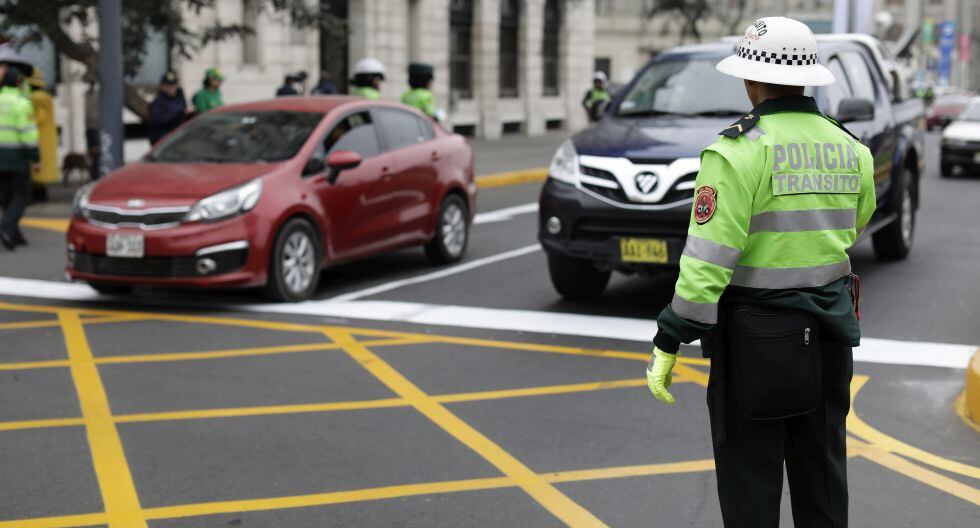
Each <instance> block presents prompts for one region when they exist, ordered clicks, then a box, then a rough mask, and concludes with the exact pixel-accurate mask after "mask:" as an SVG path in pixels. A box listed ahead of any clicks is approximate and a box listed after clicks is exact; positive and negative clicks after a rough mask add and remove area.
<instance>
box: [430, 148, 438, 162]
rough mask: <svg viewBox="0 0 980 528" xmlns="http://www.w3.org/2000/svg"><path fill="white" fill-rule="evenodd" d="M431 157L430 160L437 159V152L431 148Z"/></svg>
mask: <svg viewBox="0 0 980 528" xmlns="http://www.w3.org/2000/svg"><path fill="white" fill-rule="evenodd" d="M431 159H432V161H439V152H437V151H435V150H433V151H432V156H431Z"/></svg>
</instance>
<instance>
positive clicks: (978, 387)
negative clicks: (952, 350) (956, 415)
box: [963, 348, 980, 431]
mask: <svg viewBox="0 0 980 528" xmlns="http://www.w3.org/2000/svg"><path fill="white" fill-rule="evenodd" d="M963 411H964V412H963V419H964V420H966V421H967V423H968V424H969V425H971V426H973V428H974V429H976V430H977V431H980V348H977V351H976V353H974V354H973V359H971V360H970V365H969V366H968V367H967V368H966V391H965V392H964V394H963Z"/></svg>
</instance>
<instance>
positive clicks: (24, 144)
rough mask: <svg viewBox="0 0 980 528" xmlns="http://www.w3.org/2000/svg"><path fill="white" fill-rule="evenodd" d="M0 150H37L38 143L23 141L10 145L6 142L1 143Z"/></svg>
mask: <svg viewBox="0 0 980 528" xmlns="http://www.w3.org/2000/svg"><path fill="white" fill-rule="evenodd" d="M0 148H5V149H22V148H37V141H23V142H19V143H8V142H6V141H0Z"/></svg>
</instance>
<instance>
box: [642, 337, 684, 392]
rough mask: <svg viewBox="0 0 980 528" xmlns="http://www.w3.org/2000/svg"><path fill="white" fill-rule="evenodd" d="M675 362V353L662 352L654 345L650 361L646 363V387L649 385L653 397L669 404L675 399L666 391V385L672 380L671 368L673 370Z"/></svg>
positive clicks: (668, 385)
mask: <svg viewBox="0 0 980 528" xmlns="http://www.w3.org/2000/svg"><path fill="white" fill-rule="evenodd" d="M676 362H677V354H671V353H669V352H664V351H663V350H660V349H659V348H656V347H654V349H653V355H652V356H650V363H648V364H647V387H650V392H652V393H653V396H654V397H655V398H657V399H658V400H660V401H662V402H664V403H667V404H670V405H673V404H674V403H675V402H676V401H677V400H675V399H674V396H673V395H671V394H670V393H669V392H667V387H670V383H671V381H673V377H672V376H671V370H673V368H674V363H676Z"/></svg>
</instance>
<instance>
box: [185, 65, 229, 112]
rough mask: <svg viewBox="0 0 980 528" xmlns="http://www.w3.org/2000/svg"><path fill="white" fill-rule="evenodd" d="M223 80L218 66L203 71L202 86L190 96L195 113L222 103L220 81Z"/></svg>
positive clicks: (216, 106) (205, 110)
mask: <svg viewBox="0 0 980 528" xmlns="http://www.w3.org/2000/svg"><path fill="white" fill-rule="evenodd" d="M224 80H225V79H224V77H222V76H221V70H219V69H218V68H208V70H207V71H206V72H204V83H203V84H204V86H202V87H201V89H200V90H198V91H197V93H195V94H194V97H192V98H191V103H192V104H193V105H194V110H195V111H196V112H197V113H199V114H201V113H204V112H207V111H208V110H210V109H212V108H218V107H219V106H221V105H223V104H224V103H223V102H222V101H221V83H222V81H224Z"/></svg>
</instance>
